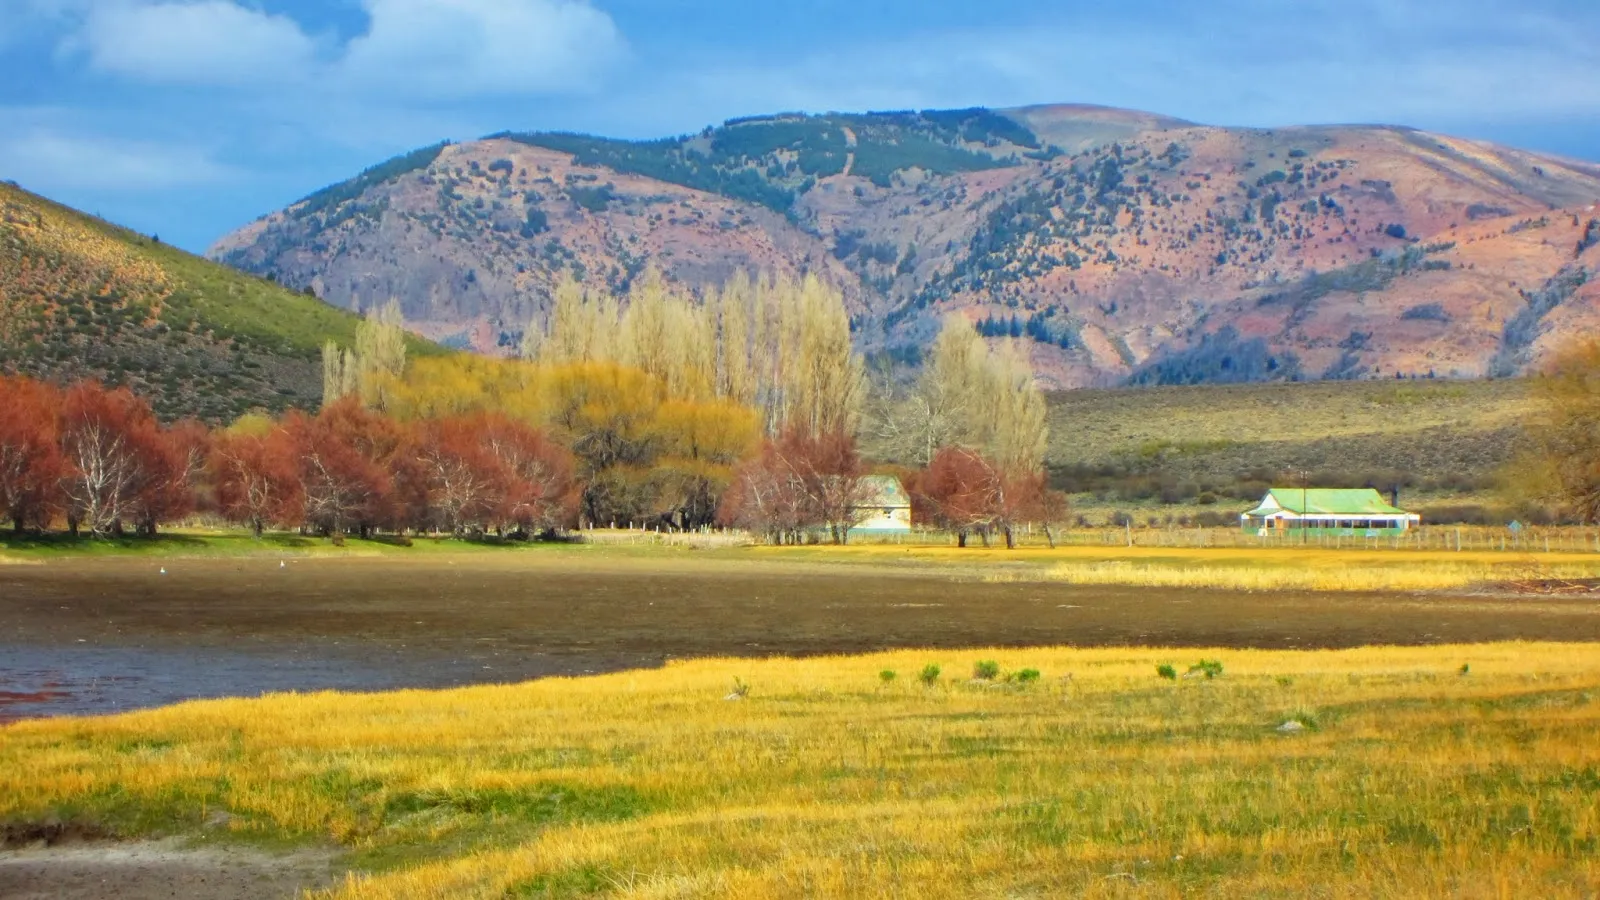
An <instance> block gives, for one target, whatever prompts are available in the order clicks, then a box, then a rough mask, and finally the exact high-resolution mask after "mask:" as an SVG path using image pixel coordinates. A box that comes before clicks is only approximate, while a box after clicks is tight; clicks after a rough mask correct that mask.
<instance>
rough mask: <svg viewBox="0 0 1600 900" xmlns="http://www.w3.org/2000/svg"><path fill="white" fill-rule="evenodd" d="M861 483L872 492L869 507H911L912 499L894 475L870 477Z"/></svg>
mask: <svg viewBox="0 0 1600 900" xmlns="http://www.w3.org/2000/svg"><path fill="white" fill-rule="evenodd" d="M861 483H862V485H863V486H864V487H866V488H867V489H868V490H869V491H871V492H872V500H871V501H870V502H868V503H867V504H866V505H868V506H910V505H911V497H910V496H909V495H908V494H906V489H905V486H904V485H902V484H901V483H900V479H898V478H896V477H894V476H893V475H868V476H867V477H865V478H863V479H861Z"/></svg>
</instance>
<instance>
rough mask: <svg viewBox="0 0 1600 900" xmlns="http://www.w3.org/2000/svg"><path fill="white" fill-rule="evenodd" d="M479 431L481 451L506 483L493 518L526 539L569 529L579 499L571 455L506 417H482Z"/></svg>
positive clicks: (574, 462)
mask: <svg viewBox="0 0 1600 900" xmlns="http://www.w3.org/2000/svg"><path fill="white" fill-rule="evenodd" d="M478 427H479V440H480V441H481V442H482V447H483V449H484V450H485V451H486V452H487V453H488V454H489V455H490V456H491V457H493V459H494V460H495V461H496V462H497V463H498V464H499V466H500V469H501V471H502V473H503V476H504V478H505V494H504V495H503V497H502V498H501V502H500V504H499V506H498V508H497V509H496V511H495V515H496V517H497V518H498V519H499V520H500V521H502V522H506V523H509V524H511V525H514V526H516V528H517V529H518V530H519V531H521V532H523V533H525V534H532V533H534V532H539V531H553V530H555V529H558V528H562V527H565V526H568V525H570V524H572V522H573V519H574V518H575V517H576V515H577V510H578V504H579V502H580V500H581V498H582V487H581V486H580V485H579V484H578V483H577V480H576V478H575V474H574V473H575V471H576V461H575V460H574V459H573V457H572V454H571V453H569V452H568V451H567V450H566V448H564V447H562V446H561V445H559V444H557V443H555V442H554V441H551V440H550V439H549V438H548V437H546V435H545V433H544V432H543V431H540V430H539V429H537V428H530V427H528V426H527V425H524V424H522V423H521V422H516V421H513V420H512V419H509V418H507V417H505V416H501V415H488V416H483V417H482V418H481V421H480V424H479V426H478Z"/></svg>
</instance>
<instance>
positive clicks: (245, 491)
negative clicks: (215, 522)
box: [207, 426, 305, 538]
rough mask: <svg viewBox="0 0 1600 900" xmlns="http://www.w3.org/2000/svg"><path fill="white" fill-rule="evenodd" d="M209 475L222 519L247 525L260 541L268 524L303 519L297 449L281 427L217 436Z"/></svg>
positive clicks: (213, 446)
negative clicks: (258, 431) (295, 449)
mask: <svg viewBox="0 0 1600 900" xmlns="http://www.w3.org/2000/svg"><path fill="white" fill-rule="evenodd" d="M207 472H208V474H209V476H210V479H211V483H212V485H213V487H214V489H215V491H216V501H217V508H218V510H219V511H220V512H221V513H222V515H223V517H225V518H226V519H228V520H229V521H230V522H240V523H243V524H246V525H249V526H250V530H251V531H252V532H253V533H254V534H255V536H256V537H258V538H259V537H261V533H262V531H263V530H264V529H265V528H266V526H267V525H268V524H269V523H272V522H293V521H299V520H301V519H302V517H303V516H304V509H305V503H304V498H303V496H302V494H301V492H300V479H299V472H298V471H297V468H296V465H295V452H294V446H293V444H292V443H291V441H290V438H289V434H288V433H287V432H286V431H284V430H283V429H282V428H278V427H276V426H274V427H272V428H271V429H270V430H266V431H264V432H260V433H248V432H226V431H225V432H223V433H221V434H219V435H218V436H217V437H216V440H215V441H214V442H213V444H212V447H211V453H210V456H209V458H208V460H207Z"/></svg>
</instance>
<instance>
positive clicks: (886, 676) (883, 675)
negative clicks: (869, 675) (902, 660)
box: [878, 669, 895, 684]
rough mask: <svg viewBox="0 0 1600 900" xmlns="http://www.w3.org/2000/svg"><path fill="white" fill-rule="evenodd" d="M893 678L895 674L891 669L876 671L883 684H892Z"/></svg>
mask: <svg viewBox="0 0 1600 900" xmlns="http://www.w3.org/2000/svg"><path fill="white" fill-rule="evenodd" d="M894 679H895V674H894V670H893V669H884V670H883V671H882V672H879V673H878V680H879V681H881V682H883V683H884V684H892V683H893V682H894Z"/></svg>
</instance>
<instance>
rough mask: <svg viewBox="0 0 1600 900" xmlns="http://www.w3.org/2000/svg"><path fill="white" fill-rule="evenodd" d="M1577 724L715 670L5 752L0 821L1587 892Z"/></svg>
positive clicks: (1080, 659) (116, 735) (1065, 888)
mask: <svg viewBox="0 0 1600 900" xmlns="http://www.w3.org/2000/svg"><path fill="white" fill-rule="evenodd" d="M712 625H714V623H708V626H712ZM1202 658H1214V659H1216V660H1218V661H1220V662H1221V663H1222V664H1223V666H1224V670H1223V672H1222V674H1221V675H1220V676H1219V677H1217V678H1215V679H1206V678H1179V679H1178V680H1175V681H1174V680H1166V679H1163V678H1160V677H1158V676H1157V674H1156V667H1157V666H1158V665H1160V664H1171V665H1173V666H1175V667H1176V670H1177V672H1179V673H1183V672H1185V671H1186V670H1187V669H1188V668H1189V667H1190V666H1191V665H1193V664H1195V663H1197V662H1198V661H1199V660H1200V659H1202ZM980 659H993V660H996V661H997V662H998V663H999V664H1000V667H1001V669H1002V670H1003V671H1004V672H1007V673H1012V672H1018V671H1021V670H1023V669H1025V668H1034V669H1038V670H1040V672H1042V677H1041V678H1040V679H1039V680H1038V681H1036V682H1032V683H1025V684H1019V683H1006V682H1005V681H1004V680H1003V679H1002V680H1001V681H999V682H996V683H989V682H974V681H971V680H969V679H970V673H971V672H972V669H973V666H974V664H975V662H977V661H978V660H980ZM929 663H936V664H938V665H940V666H942V667H943V673H942V675H941V676H940V677H939V678H938V679H937V681H936V683H935V684H933V685H932V686H925V685H923V684H922V683H920V680H919V679H918V677H917V674H918V673H919V672H920V671H921V670H922V668H923V667H924V666H925V665H927V664H929ZM886 670H888V671H893V672H895V673H896V676H895V677H894V679H893V680H892V681H885V680H883V677H882V676H881V675H880V673H881V672H884V671H886ZM736 679H738V680H740V681H742V682H743V683H745V684H748V685H749V688H750V690H749V694H748V696H747V697H746V698H745V699H742V700H726V699H724V697H725V695H727V694H728V693H729V692H730V690H732V689H733V688H734V685H735V681H736ZM1597 701H1600V645H1578V644H1526V643H1502V644H1485V645H1472V646H1443V647H1427V648H1369V649H1357V650H1346V651H1313V652H1268V651H1241V650H1216V651H1209V652H1208V651H1194V650H1186V651H1164V650H1154V649H1099V650H1073V649H1033V650H994V651H981V650H973V651H962V652H951V651H940V652H933V651H926V652H923V651H907V652H893V653H885V654H877V655H868V656H858V657H833V658H813V659H806V660H789V659H771V660H762V661H755V660H719V659H714V660H702V661H696V662H688V663H680V664H672V665H669V666H668V667H667V668H665V669H664V670H659V671H648V672H626V673H620V674H613V675H605V676H599V677H590V678H583V679H551V680H544V681H538V682H531V683H527V684H521V685H515V686H499V687H477V688H468V689H459V690H451V691H443V692H420V691H404V692H396V693H387V694H375V695H336V694H312V695H276V696H269V697H266V698H262V699H258V700H225V701H208V702H196V703H189V704H184V705H180V706H176V707H169V708H165V709H158V710H151V711H145V712H136V713H130V714H125V715H120V716H114V717H107V718H97V719H62V720H34V721H27V722H22V723H18V724H13V725H9V726H5V727H4V728H0V821H11V822H27V821H39V820H43V819H46V818H48V817H52V816H54V817H59V818H60V819H62V820H65V821H74V822H81V823H92V824H100V825H103V826H106V827H109V828H111V829H113V830H115V831H117V832H119V833H122V834H128V835H136V834H149V833H159V832H167V833H171V832H176V833H180V834H198V833H201V832H204V831H205V830H206V829H205V827H204V826H203V824H202V823H205V822H206V821H207V819H208V817H213V816H214V814H216V813H218V812H219V811H221V812H226V813H228V814H229V815H231V819H227V820H226V825H225V826H224V827H225V828H226V829H227V831H228V832H229V833H230V834H231V835H232V836H234V837H236V838H238V839H241V840H270V841H274V842H278V841H290V842H322V841H333V842H337V843H338V844H339V845H342V846H344V847H346V848H348V849H349V850H350V852H351V857H350V862H351V864H352V865H353V866H355V867H357V868H361V869H365V870H368V871H369V872H370V873H371V874H367V875H357V876H352V877H351V878H350V879H349V880H348V882H347V883H345V884H344V885H343V886H341V887H339V888H337V889H335V890H333V891H331V892H330V893H329V894H328V896H330V897H340V898H389V897H441V898H442V897H452V898H454V897H482V898H489V897H495V898H498V897H601V896H605V897H628V898H669V897H671V898H677V897H738V898H764V897H863V896H866V897H933V898H943V897H949V898H957V897H960V898H966V897H1017V898H1027V897H1056V896H1087V897H1102V896H1103V897H1176V896H1193V895H1204V896H1217V897H1252V896H1262V897H1267V896H1271V897H1302V896H1317V897H1397V896H1407V897H1424V896H1426V897H1437V896H1456V897H1486V898H1487V897H1592V896H1594V895H1595V892H1596V891H1597V890H1600V741H1596V740H1595V735H1597V734H1600V702H1597ZM1291 720H1294V721H1299V722H1302V723H1303V724H1304V725H1305V726H1306V727H1305V730H1303V731H1300V732H1298V733H1284V732H1281V731H1280V730H1279V726H1281V725H1282V724H1283V723H1285V722H1287V721H1291ZM218 821H221V819H219V818H213V819H212V823H213V824H215V823H216V822H218Z"/></svg>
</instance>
